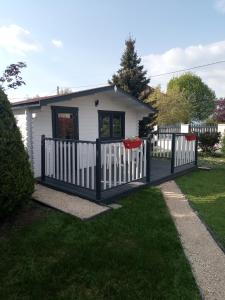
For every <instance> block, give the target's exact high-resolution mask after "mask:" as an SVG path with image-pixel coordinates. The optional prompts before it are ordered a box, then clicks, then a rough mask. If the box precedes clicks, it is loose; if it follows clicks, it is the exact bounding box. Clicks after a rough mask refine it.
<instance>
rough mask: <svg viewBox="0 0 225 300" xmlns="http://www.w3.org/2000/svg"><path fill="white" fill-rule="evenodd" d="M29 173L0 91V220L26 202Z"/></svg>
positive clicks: (30, 183) (31, 183)
mask: <svg viewBox="0 0 225 300" xmlns="http://www.w3.org/2000/svg"><path fill="white" fill-rule="evenodd" d="M33 190H34V180H33V174H32V171H31V168H30V163H29V160H28V155H27V152H26V150H25V148H24V145H23V142H22V139H21V134H20V131H19V129H18V127H17V125H16V120H15V118H14V115H13V113H12V110H11V107H10V103H9V101H8V99H7V96H6V94H5V93H4V92H3V91H2V89H1V88H0V220H1V219H3V218H4V217H6V216H8V215H10V214H12V213H13V212H14V211H15V209H16V208H17V207H19V206H21V205H22V204H23V203H24V202H25V201H26V200H28V199H29V198H30V197H31V195H32V193H33Z"/></svg>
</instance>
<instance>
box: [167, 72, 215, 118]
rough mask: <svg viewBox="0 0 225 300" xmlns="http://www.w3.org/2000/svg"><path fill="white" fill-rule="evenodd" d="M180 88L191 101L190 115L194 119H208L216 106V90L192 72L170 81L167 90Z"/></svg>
mask: <svg viewBox="0 0 225 300" xmlns="http://www.w3.org/2000/svg"><path fill="white" fill-rule="evenodd" d="M174 89H178V90H179V91H180V92H183V93H184V96H185V97H186V98H187V99H188V101H189V102H190V105H191V107H190V116H191V119H192V120H196V121H202V120H205V119H207V118H208V117H209V116H210V115H211V114H212V113H213V110H214V107H215V102H214V100H215V92H214V91H213V90H211V89H210V88H209V87H208V86H207V85H206V84H205V83H204V82H203V81H202V79H201V78H200V77H199V76H197V75H194V74H192V73H186V74H184V75H181V76H180V77H176V78H173V79H171V80H170V81H169V83H168V86H167V91H168V92H171V91H172V90H174Z"/></svg>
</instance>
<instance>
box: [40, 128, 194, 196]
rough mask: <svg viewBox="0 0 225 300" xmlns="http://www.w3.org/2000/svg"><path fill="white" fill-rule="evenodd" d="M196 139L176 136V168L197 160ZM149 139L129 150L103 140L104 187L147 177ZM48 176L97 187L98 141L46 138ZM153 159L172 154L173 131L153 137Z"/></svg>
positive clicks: (46, 168)
mask: <svg viewBox="0 0 225 300" xmlns="http://www.w3.org/2000/svg"><path fill="white" fill-rule="evenodd" d="M195 143H196V141H187V140H186V138H185V135H180V134H176V135H175V153H174V167H179V166H182V165H185V164H189V163H192V162H194V161H195ZM146 151H147V141H146V140H143V143H142V145H141V146H140V147H139V148H135V149H126V148H125V147H124V144H123V142H122V141H120V142H111V141H107V142H101V189H102V190H107V189H110V188H113V187H117V186H120V185H122V184H126V183H128V182H132V181H136V180H139V179H142V178H145V177H146V158H147V154H146ZM44 155H45V176H47V177H49V178H52V179H56V180H59V181H62V182H65V183H69V184H73V185H76V186H78V187H83V188H87V189H90V190H95V188H96V182H95V181H96V143H95V142H88V141H87V142H86V141H74V140H59V139H51V138H45V148H44ZM151 156H152V157H153V158H157V159H160V158H168V159H171V157H172V134H166V135H165V134H164V135H163V134H156V135H153V137H152V139H151Z"/></svg>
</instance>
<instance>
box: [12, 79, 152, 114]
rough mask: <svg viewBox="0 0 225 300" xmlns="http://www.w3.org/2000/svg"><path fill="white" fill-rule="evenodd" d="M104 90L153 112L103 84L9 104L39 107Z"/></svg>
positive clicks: (128, 96) (126, 94)
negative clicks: (122, 96) (92, 87)
mask: <svg viewBox="0 0 225 300" xmlns="http://www.w3.org/2000/svg"><path fill="white" fill-rule="evenodd" d="M104 92H112V93H118V94H120V95H121V94H122V95H124V96H126V97H127V98H129V99H130V100H131V101H135V103H136V104H139V105H141V106H144V107H145V108H147V109H148V110H149V113H152V114H153V113H155V109H154V108H153V107H152V106H151V105H149V104H146V103H144V102H143V101H141V100H139V99H137V98H135V97H133V96H131V95H130V94H128V93H126V92H124V91H123V90H121V89H120V88H118V87H116V86H111V85H107V86H103V87H98V88H94V89H88V90H83V91H77V92H73V93H69V94H64V95H54V96H45V97H37V98H32V99H27V100H23V101H18V102H14V103H11V106H12V108H13V109H19V108H27V107H41V106H43V105H47V104H51V103H55V102H61V101H66V100H71V99H74V98H78V97H83V96H88V95H92V94H97V93H104Z"/></svg>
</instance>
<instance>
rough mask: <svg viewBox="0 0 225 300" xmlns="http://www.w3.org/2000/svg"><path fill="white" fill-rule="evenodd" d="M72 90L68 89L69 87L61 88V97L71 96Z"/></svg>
mask: <svg viewBox="0 0 225 300" xmlns="http://www.w3.org/2000/svg"><path fill="white" fill-rule="evenodd" d="M72 92H73V91H72V89H70V88H68V87H65V88H61V89H60V90H59V95H67V94H70V93H72Z"/></svg>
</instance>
